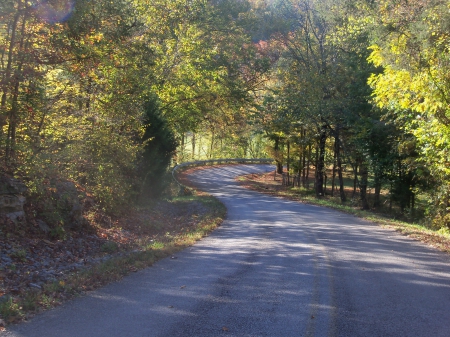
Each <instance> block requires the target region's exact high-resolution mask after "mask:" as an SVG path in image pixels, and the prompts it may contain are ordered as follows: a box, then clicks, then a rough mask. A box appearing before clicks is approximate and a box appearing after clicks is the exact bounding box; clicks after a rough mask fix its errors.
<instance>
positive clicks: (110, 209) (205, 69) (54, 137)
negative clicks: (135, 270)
mask: <svg viewBox="0 0 450 337" xmlns="http://www.w3.org/2000/svg"><path fill="white" fill-rule="evenodd" d="M449 48H450V3H449V2H448V1H443V0H428V1H423V0H413V1H408V0H272V1H269V0H252V1H246V0H189V1H186V0H96V1H89V0H47V1H46V0H1V1H0V95H1V101H0V162H1V164H0V167H1V170H2V175H3V176H5V177H9V178H16V179H19V180H20V181H22V182H23V183H24V184H25V185H26V187H27V190H28V194H29V195H30V198H31V199H30V200H34V201H35V207H34V208H33V210H34V211H35V212H37V214H36V216H37V217H41V218H44V219H45V221H46V222H47V223H52V221H53V222H54V224H53V226H57V225H58V223H59V222H58V221H59V220H58V217H57V216H56V218H55V214H54V213H55V212H54V206H52V205H49V203H48V202H47V201H45V200H47V199H48V197H49V195H51V192H52V190H53V189H54V188H55V186H56V185H57V184H58V182H62V181H69V182H73V183H74V184H75V186H76V187H77V189H78V190H79V191H83V193H86V194H87V195H89V196H90V197H91V198H92V200H94V202H95V203H96V205H98V207H99V208H100V209H101V210H102V211H103V212H105V213H107V214H113V215H120V214H121V212H124V211H125V210H126V209H128V208H129V207H132V206H133V204H134V203H136V202H137V201H138V200H140V199H142V198H154V197H157V196H159V195H160V194H161V193H164V188H165V187H166V185H167V179H169V178H166V176H167V172H168V169H169V168H170V167H172V166H173V165H175V164H176V163H181V162H185V161H190V160H196V159H204V158H209V159H211V158H224V157H228V158H263V157H268V158H269V157H270V158H273V159H274V161H276V163H277V167H278V170H279V172H280V173H281V172H282V169H283V166H285V167H286V166H287V169H288V172H290V174H292V175H298V176H299V177H301V178H302V179H299V184H300V183H302V184H303V185H305V184H306V183H307V180H308V179H306V178H307V176H309V173H310V171H311V172H314V184H313V185H314V191H315V192H314V193H315V195H316V197H317V198H321V197H323V196H324V194H325V193H330V188H328V190H326V189H325V186H326V184H327V181H328V185H332V189H331V193H335V194H336V195H339V197H340V200H341V201H342V202H343V203H345V202H348V199H349V198H350V197H351V196H350V195H349V194H348V193H345V190H344V180H345V179H352V180H353V181H354V186H355V190H356V189H357V190H358V198H359V202H360V206H361V207H362V208H364V209H369V208H379V207H381V206H382V204H384V203H386V202H388V204H390V206H391V207H393V206H394V207H397V208H398V209H399V210H400V212H402V213H404V214H410V215H414V216H416V217H419V218H421V219H425V221H427V222H428V223H429V224H430V225H431V226H433V227H435V228H436V229H439V228H447V227H449V226H450V153H449V141H450V129H449V126H450V54H449ZM330 181H331V183H330ZM369 191H370V193H371V198H370V199H369V198H368V197H367V194H368V193H369ZM383 197H384V198H383ZM386 198H387V199H386ZM386 200H387V201H386ZM52 207H53V208H52ZM49 210H50V211H51V212H50V211H49ZM52 219H53V220H52Z"/></svg>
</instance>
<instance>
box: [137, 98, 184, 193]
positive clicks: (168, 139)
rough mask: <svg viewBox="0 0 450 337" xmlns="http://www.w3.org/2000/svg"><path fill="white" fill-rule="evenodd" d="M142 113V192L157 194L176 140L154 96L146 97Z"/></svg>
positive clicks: (160, 188) (163, 182)
mask: <svg viewBox="0 0 450 337" xmlns="http://www.w3.org/2000/svg"><path fill="white" fill-rule="evenodd" d="M144 109H145V115H144V128H145V131H144V135H143V136H142V141H143V142H144V149H143V153H142V159H141V161H140V163H139V167H140V176H141V179H142V194H143V195H145V196H152V197H155V196H158V195H159V194H161V192H162V190H163V188H164V187H165V186H164V184H165V182H166V181H165V174H166V172H167V169H168V167H169V165H170V161H171V159H172V156H173V155H174V153H175V150H176V148H177V145H178V142H177V141H176V139H175V135H174V133H173V131H172V130H171V129H170V128H169V126H168V124H167V121H166V120H165V119H164V117H163V116H162V115H161V111H160V106H159V101H158V100H157V98H156V97H150V98H148V99H147V101H146V103H145V105H144Z"/></svg>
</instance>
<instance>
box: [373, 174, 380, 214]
mask: <svg viewBox="0 0 450 337" xmlns="http://www.w3.org/2000/svg"><path fill="white" fill-rule="evenodd" d="M380 194H381V179H380V177H379V176H378V174H376V175H375V194H374V197H373V207H380V205H381V201H380Z"/></svg>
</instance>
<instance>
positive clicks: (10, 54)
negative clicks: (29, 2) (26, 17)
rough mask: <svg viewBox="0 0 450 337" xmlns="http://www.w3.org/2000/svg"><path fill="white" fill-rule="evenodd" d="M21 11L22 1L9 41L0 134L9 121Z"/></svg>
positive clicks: (19, 3) (0, 116) (18, 3)
mask: <svg viewBox="0 0 450 337" xmlns="http://www.w3.org/2000/svg"><path fill="white" fill-rule="evenodd" d="M21 10H22V1H21V0H19V1H18V2H17V13H16V15H15V16H14V19H13V22H12V25H11V28H10V30H11V38H10V40H9V47H8V48H9V49H8V62H7V64H6V69H5V75H4V81H3V86H2V98H1V101H0V102H1V103H0V107H1V114H0V132H1V130H3V127H4V126H5V125H6V119H7V117H6V116H7V115H6V111H5V109H6V100H7V97H8V87H9V85H10V81H11V72H12V63H13V52H14V45H15V44H16V32H17V24H18V22H19V18H20V15H21V13H20V12H21Z"/></svg>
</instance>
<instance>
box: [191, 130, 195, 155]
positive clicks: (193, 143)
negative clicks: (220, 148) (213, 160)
mask: <svg viewBox="0 0 450 337" xmlns="http://www.w3.org/2000/svg"><path fill="white" fill-rule="evenodd" d="M192 159H195V133H194V132H192Z"/></svg>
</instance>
